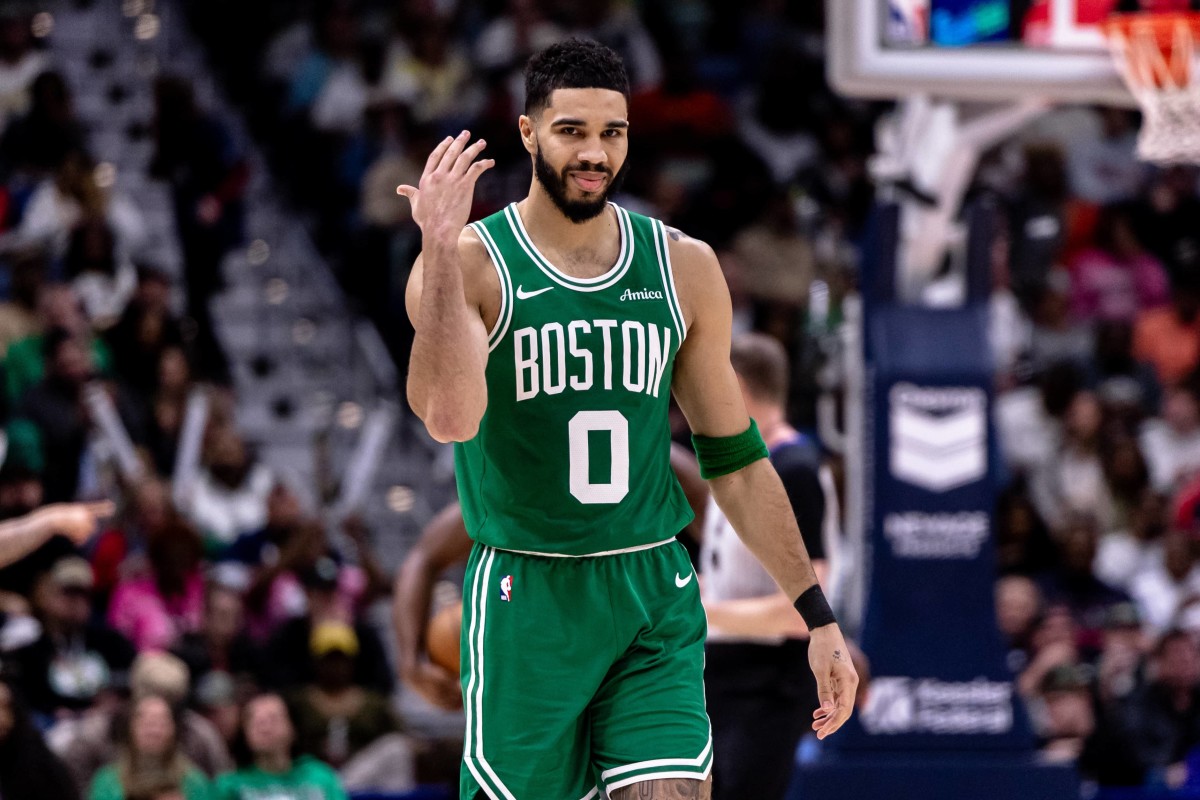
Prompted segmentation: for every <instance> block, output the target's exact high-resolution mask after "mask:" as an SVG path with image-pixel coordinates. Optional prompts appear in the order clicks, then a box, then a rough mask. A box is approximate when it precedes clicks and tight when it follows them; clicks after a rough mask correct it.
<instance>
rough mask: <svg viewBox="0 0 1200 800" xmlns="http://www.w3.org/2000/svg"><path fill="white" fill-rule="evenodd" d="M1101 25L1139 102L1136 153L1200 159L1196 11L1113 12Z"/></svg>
mask: <svg viewBox="0 0 1200 800" xmlns="http://www.w3.org/2000/svg"><path fill="white" fill-rule="evenodd" d="M1102 28H1103V30H1104V34H1105V36H1106V37H1107V38H1108V44H1109V48H1110V49H1111V50H1112V55H1113V60H1114V61H1115V63H1116V66H1117V71H1118V72H1120V74H1121V77H1122V78H1124V79H1125V84H1126V86H1128V87H1129V91H1130V92H1131V93H1132V94H1133V96H1134V98H1135V99H1136V100H1137V101H1138V104H1139V105H1140V106H1141V107H1142V112H1143V115H1144V118H1143V121H1142V131H1141V135H1140V136H1139V137H1138V155H1139V156H1140V157H1141V158H1142V159H1144V160H1146V161H1155V162H1158V163H1164V164H1180V163H1200V86H1198V85H1197V84H1196V82H1195V81H1196V78H1197V75H1198V73H1200V69H1198V67H1200V63H1198V62H1197V58H1198V57H1200V49H1198V47H1200V13H1195V12H1192V13H1189V12H1174V13H1143V14H1114V15H1113V16H1111V17H1109V18H1108V19H1107V20H1106V21H1105V22H1103V23H1102Z"/></svg>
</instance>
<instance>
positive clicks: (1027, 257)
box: [1009, 142, 1069, 300]
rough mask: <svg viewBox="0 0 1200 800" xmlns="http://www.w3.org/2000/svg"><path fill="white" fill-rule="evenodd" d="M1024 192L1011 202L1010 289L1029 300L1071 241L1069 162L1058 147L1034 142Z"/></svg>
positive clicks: (1025, 156) (1024, 159) (1026, 157)
mask: <svg viewBox="0 0 1200 800" xmlns="http://www.w3.org/2000/svg"><path fill="white" fill-rule="evenodd" d="M1022 156H1023V157H1022V162H1023V164H1024V176H1023V180H1022V181H1021V182H1020V186H1021V193H1020V194H1019V195H1018V196H1017V197H1016V198H1015V199H1014V200H1013V201H1012V203H1011V205H1010V208H1011V212H1010V213H1011V220H1012V221H1011V223H1010V226H1009V227H1010V229H1011V230H1012V232H1013V238H1012V284H1013V290H1014V291H1015V292H1016V294H1017V296H1018V297H1020V298H1022V299H1023V300H1028V299H1030V298H1031V297H1032V296H1033V295H1034V294H1035V293H1036V292H1038V291H1039V290H1040V289H1041V287H1042V285H1043V284H1044V283H1045V281H1046V279H1047V277H1048V276H1049V274H1050V271H1051V269H1052V268H1053V267H1054V265H1055V264H1056V263H1057V259H1058V257H1059V253H1060V252H1061V251H1062V248H1063V245H1064V244H1065V242H1066V240H1067V225H1068V214H1069V192H1068V185H1067V169H1066V157H1065V154H1064V153H1063V151H1062V149H1061V148H1059V147H1058V146H1057V145H1055V144H1052V143H1047V142H1031V143H1029V144H1028V145H1026V146H1025V148H1024V153H1023V154H1022Z"/></svg>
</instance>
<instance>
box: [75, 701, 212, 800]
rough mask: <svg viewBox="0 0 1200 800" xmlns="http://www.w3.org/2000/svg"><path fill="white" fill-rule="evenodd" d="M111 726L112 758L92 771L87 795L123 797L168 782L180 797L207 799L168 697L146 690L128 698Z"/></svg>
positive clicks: (109, 799) (108, 799) (105, 799)
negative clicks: (116, 745)
mask: <svg viewBox="0 0 1200 800" xmlns="http://www.w3.org/2000/svg"><path fill="white" fill-rule="evenodd" d="M123 723H124V724H122V725H121V726H120V728H119V729H118V730H117V731H116V738H117V740H118V741H119V742H120V751H119V754H118V756H117V760H116V761H115V762H114V763H112V764H109V765H108V766H107V767H105V768H104V769H102V770H100V771H99V772H98V773H96V777H95V778H94V779H93V780H92V788H91V791H90V792H89V793H88V797H89V800H128V798H131V797H142V796H145V793H146V792H147V791H149V790H154V791H158V790H159V789H160V788H161V787H163V786H170V787H171V788H173V789H174V790H175V791H176V792H179V793H180V794H182V796H183V798H184V800H208V798H209V791H210V787H209V782H208V779H207V778H206V777H204V773H202V772H201V771H200V770H199V769H197V768H196V765H195V764H193V763H192V762H191V761H189V760H188V758H187V756H185V755H184V754H183V752H182V749H181V747H180V745H179V727H180V719H179V715H178V713H177V711H176V710H174V709H172V707H171V704H170V702H169V701H168V700H167V698H165V697H162V696H161V695H154V694H150V695H146V696H144V697H140V698H138V699H137V700H134V701H133V705H132V706H131V708H130V710H129V717H128V719H127V720H124V721H123Z"/></svg>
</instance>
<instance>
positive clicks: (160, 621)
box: [108, 572, 204, 652]
mask: <svg viewBox="0 0 1200 800" xmlns="http://www.w3.org/2000/svg"><path fill="white" fill-rule="evenodd" d="M203 617H204V578H203V577H202V576H201V575H200V573H199V572H194V573H192V575H191V576H190V577H189V578H188V579H187V585H186V586H185V588H184V592H183V595H182V596H180V597H175V598H171V599H170V600H168V599H166V598H164V597H163V596H162V595H161V594H160V593H159V591H158V585H157V584H156V583H155V582H154V578H153V577H152V576H145V577H139V578H130V579H128V580H124V581H122V582H121V583H119V584H117V588H116V591H114V592H113V596H112V601H111V602H110V603H109V606H108V624H109V625H111V626H112V627H113V628H115V629H116V630H117V631H119V632H120V633H122V634H124V635H125V637H126V638H128V639H129V640H130V641H131V642H133V645H134V647H136V648H137V649H138V651H139V652H140V651H146V650H168V649H170V648H171V647H172V646H174V645H175V643H176V642H177V641H178V639H179V637H180V636H181V635H183V634H185V633H190V632H192V631H196V630H199V629H200V624H201V622H202V621H203Z"/></svg>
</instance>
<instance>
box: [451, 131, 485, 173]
mask: <svg viewBox="0 0 1200 800" xmlns="http://www.w3.org/2000/svg"><path fill="white" fill-rule="evenodd" d="M485 147H487V142H485V141H484V140H483V139H480V140H479V141H477V142H475V144H473V145H471V146H470V147H466V148H463V151H462V152H461V153H460V154H459V156H458V159H457V160H455V162H454V172H455V173H460V172H466V171H467V167H469V166H471V162H472V161H474V160H475V158H476V156H478V155H479V154H480V153H481V152H483V148H485Z"/></svg>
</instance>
